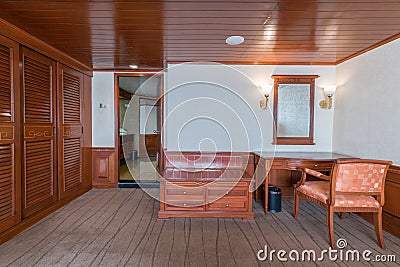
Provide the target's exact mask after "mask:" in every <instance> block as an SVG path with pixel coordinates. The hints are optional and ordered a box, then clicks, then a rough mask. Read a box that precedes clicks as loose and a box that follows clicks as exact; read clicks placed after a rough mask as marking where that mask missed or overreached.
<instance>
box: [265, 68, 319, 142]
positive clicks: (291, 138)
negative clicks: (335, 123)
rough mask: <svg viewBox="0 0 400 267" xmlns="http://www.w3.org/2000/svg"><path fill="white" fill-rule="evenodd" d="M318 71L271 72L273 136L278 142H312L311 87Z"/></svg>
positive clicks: (312, 102) (312, 91) (313, 85)
mask: <svg viewBox="0 0 400 267" xmlns="http://www.w3.org/2000/svg"><path fill="white" fill-rule="evenodd" d="M318 77H319V76H318V75H273V76H272V78H273V79H274V122H275V125H274V140H273V144H277V145H314V91H315V90H314V88H315V79H316V78H318Z"/></svg>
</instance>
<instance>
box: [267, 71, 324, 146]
mask: <svg viewBox="0 0 400 267" xmlns="http://www.w3.org/2000/svg"><path fill="white" fill-rule="evenodd" d="M318 77H319V75H272V79H274V127H273V128H274V136H273V138H274V139H273V142H272V144H275V145H315V143H314V92H315V79H316V78H318ZM279 84H309V85H310V124H309V125H310V128H309V131H308V136H307V137H279V136H278V87H279Z"/></svg>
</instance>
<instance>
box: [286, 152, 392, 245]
mask: <svg viewBox="0 0 400 267" xmlns="http://www.w3.org/2000/svg"><path fill="white" fill-rule="evenodd" d="M391 164H392V162H390V161H383V160H366V159H351V160H348V159H347V160H336V161H335V163H334V165H333V167H332V171H331V175H330V176H327V175H324V174H322V173H320V172H317V171H314V170H310V169H303V170H302V171H303V175H302V178H301V180H300V181H299V182H298V183H297V184H296V185H295V188H294V202H295V203H294V217H295V218H296V219H297V216H298V212H299V200H300V198H303V199H306V200H309V201H312V202H314V203H317V204H319V205H321V206H322V207H324V208H325V209H326V221H327V226H328V232H329V241H330V245H331V247H332V248H334V247H335V243H334V231H333V214H334V212H340V213H342V214H341V218H343V216H342V215H343V214H344V212H372V213H373V214H374V225H375V232H376V237H377V239H378V242H379V245H380V246H381V247H382V248H384V247H385V244H384V241H383V235H382V207H383V205H384V200H385V197H384V188H385V179H386V173H387V170H388V168H389V166H390V165H391ZM307 175H311V176H314V177H317V178H319V179H320V180H318V181H306V178H307Z"/></svg>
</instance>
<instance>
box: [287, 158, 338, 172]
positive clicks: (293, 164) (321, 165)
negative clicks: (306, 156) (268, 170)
mask: <svg viewBox="0 0 400 267" xmlns="http://www.w3.org/2000/svg"><path fill="white" fill-rule="evenodd" d="M285 165H286V166H287V167H288V168H290V169H293V170H295V169H297V168H308V169H312V170H317V171H330V170H331V169H332V165H333V161H303V160H302V161H291V160H287V161H286V162H285Z"/></svg>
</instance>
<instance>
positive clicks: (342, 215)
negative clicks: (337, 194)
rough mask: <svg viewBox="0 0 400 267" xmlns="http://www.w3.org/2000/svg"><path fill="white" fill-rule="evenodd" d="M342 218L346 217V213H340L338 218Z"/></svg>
mask: <svg viewBox="0 0 400 267" xmlns="http://www.w3.org/2000/svg"><path fill="white" fill-rule="evenodd" d="M344 216H346V213H345V212H341V213H340V216H339V217H340V219H341V220H343V219H344Z"/></svg>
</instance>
